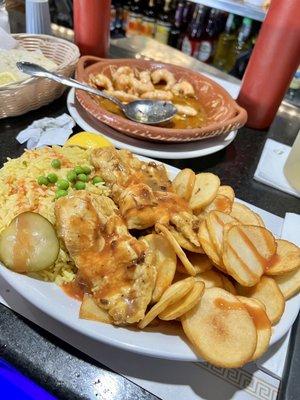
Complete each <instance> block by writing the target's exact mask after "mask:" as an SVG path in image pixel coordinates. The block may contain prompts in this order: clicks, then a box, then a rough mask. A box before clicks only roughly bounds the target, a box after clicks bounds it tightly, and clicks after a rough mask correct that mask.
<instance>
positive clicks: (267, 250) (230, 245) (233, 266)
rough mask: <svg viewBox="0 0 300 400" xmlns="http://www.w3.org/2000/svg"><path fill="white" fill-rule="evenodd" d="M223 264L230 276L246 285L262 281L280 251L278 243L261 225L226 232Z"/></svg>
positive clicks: (233, 228) (244, 226) (241, 227)
mask: <svg viewBox="0 0 300 400" xmlns="http://www.w3.org/2000/svg"><path fill="white" fill-rule="evenodd" d="M223 243H224V247H223V262H224V265H225V268H226V270H227V273H228V274H229V275H231V276H232V277H233V278H234V279H235V280H236V281H237V282H239V283H240V284H241V285H243V286H254V285H255V284H256V283H258V282H259V280H260V277H261V276H262V275H263V273H264V272H265V268H266V266H267V265H268V263H269V261H270V260H271V258H272V257H273V255H274V254H275V252H276V241H275V238H274V236H273V235H272V233H271V232H270V231H268V230H267V229H266V228H263V227H261V226H253V225H236V226H232V227H231V228H230V229H229V230H228V231H225V233H224V239H223Z"/></svg>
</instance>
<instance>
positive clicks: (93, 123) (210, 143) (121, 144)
mask: <svg viewBox="0 0 300 400" xmlns="http://www.w3.org/2000/svg"><path fill="white" fill-rule="evenodd" d="M74 93H75V90H74V89H71V90H70V92H69V94H68V98H67V107H68V111H69V113H70V114H71V116H72V118H73V119H74V121H75V122H76V123H77V125H79V126H80V128H82V129H83V130H85V131H89V132H95V133H101V135H103V136H105V137H106V138H107V139H109V140H110V141H111V142H112V144H113V145H114V146H115V147H117V148H118V149H127V150H130V151H132V152H133V153H136V154H140V155H142V156H146V157H153V158H164V159H171V160H183V159H188V158H195V157H203V156H207V155H209V154H213V153H216V152H218V151H220V150H222V149H224V148H225V147H227V146H228V145H229V144H230V143H231V142H232V141H233V140H234V139H235V137H236V134H237V131H233V132H229V133H226V134H225V135H221V136H218V137H215V138H211V139H204V140H198V141H197V142H191V143H166V144H164V143H156V142H150V141H145V140H140V139H135V138H133V137H130V136H127V135H125V134H123V133H121V132H118V131H116V130H114V129H113V128H111V127H109V126H107V125H105V124H101V123H100V122H99V121H98V120H96V119H94V118H92V117H91V116H90V115H89V114H88V113H87V112H86V111H85V110H83V108H82V107H81V106H80V104H78V102H77V101H75V95H74Z"/></svg>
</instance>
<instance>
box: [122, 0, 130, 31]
mask: <svg viewBox="0 0 300 400" xmlns="http://www.w3.org/2000/svg"><path fill="white" fill-rule="evenodd" d="M130 7H131V0H127V1H126V2H125V4H124V5H123V13H122V30H123V31H124V32H125V34H126V32H127V30H128V21H129V11H130Z"/></svg>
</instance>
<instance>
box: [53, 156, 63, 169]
mask: <svg viewBox="0 0 300 400" xmlns="http://www.w3.org/2000/svg"><path fill="white" fill-rule="evenodd" d="M51 166H52V167H53V168H55V169H60V167H61V162H60V160H58V159H57V158H56V159H55V160H53V161H52V162H51Z"/></svg>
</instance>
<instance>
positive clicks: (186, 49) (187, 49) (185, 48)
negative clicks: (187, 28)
mask: <svg viewBox="0 0 300 400" xmlns="http://www.w3.org/2000/svg"><path fill="white" fill-rule="evenodd" d="M181 51H182V52H183V53H184V54H187V55H189V56H191V55H192V44H191V42H190V40H189V38H188V37H187V36H185V37H184V39H183V41H182V46H181Z"/></svg>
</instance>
